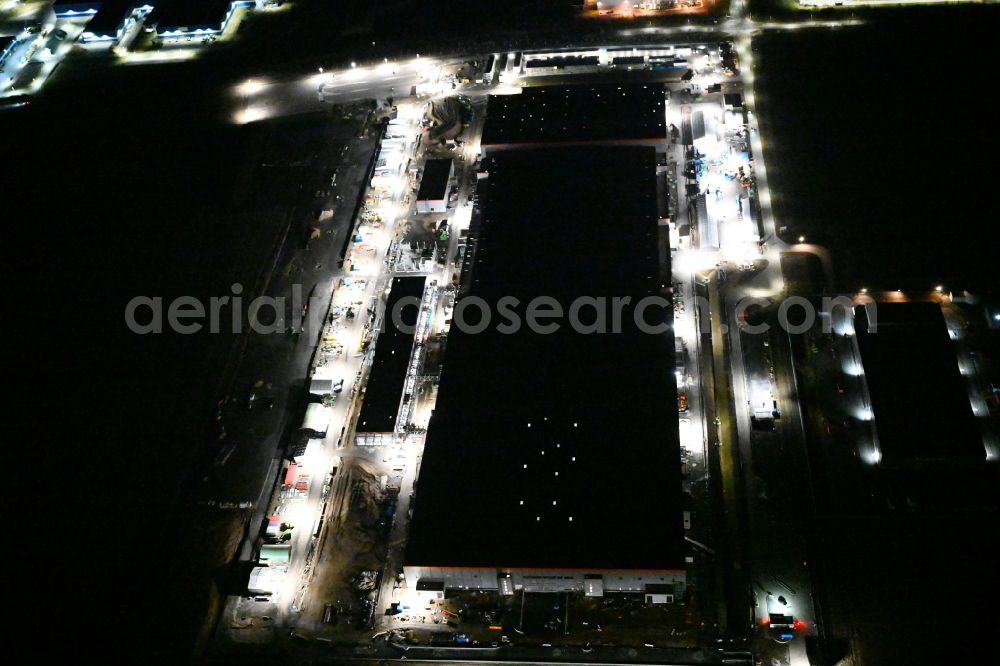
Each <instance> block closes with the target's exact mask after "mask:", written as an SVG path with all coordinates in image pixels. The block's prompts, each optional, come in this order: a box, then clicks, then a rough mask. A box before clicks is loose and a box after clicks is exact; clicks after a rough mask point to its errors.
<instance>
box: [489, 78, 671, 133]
mask: <svg viewBox="0 0 1000 666" xmlns="http://www.w3.org/2000/svg"><path fill="white" fill-rule="evenodd" d="M665 105H666V98H665V96H664V86H663V84H662V83H653V82H650V83H607V84H578V85H565V86H542V87H528V88H524V89H522V91H521V93H520V94H516V95H490V97H489V101H488V104H487V107H486V117H487V123H486V128H485V129H484V131H483V138H482V145H483V146H486V147H491V146H500V145H507V144H525V143H539V142H555V143H581V142H601V141H612V142H614V141H617V142H628V141H637V140H639V141H647V140H648V141H653V140H660V139H664V138H666V136H667V125H666V119H665V116H664V111H665Z"/></svg>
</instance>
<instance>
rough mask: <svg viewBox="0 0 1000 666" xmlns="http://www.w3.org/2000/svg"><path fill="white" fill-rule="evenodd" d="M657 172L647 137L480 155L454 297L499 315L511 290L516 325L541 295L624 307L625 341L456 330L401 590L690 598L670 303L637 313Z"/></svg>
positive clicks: (650, 256)
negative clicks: (643, 319)
mask: <svg viewBox="0 0 1000 666" xmlns="http://www.w3.org/2000/svg"><path fill="white" fill-rule="evenodd" d="M490 103H491V104H492V100H491V102H490ZM662 112H663V109H662V106H661V107H660V109H659V113H660V114H661V115H662ZM490 113H491V114H492V111H490ZM487 122H488V123H491V122H493V117H492V115H490V116H489V118H488V121H487ZM487 129H489V124H488V125H487ZM603 133H604V130H601V131H600V132H598V135H600V134H603ZM494 136H496V134H495V133H494ZM510 138H511V139H513V137H510ZM577 138H579V139H584V138H585V136H584V135H583V133H580V134H578V135H577ZM655 170H656V154H655V149H654V148H653V147H647V146H608V145H602V146H586V145H576V146H569V147H562V146H555V147H547V148H533V149H528V150H504V151H500V152H497V153H496V154H494V155H492V156H491V157H490V165H489V178H488V186H487V188H486V191H485V193H484V197H483V217H482V222H481V230H480V232H479V240H478V249H477V251H476V255H475V260H474V261H473V262H472V265H473V266H474V268H473V273H472V279H471V280H470V282H469V285H470V286H469V290H468V292H467V293H465V294H463V298H469V297H472V296H475V297H479V298H481V299H483V300H484V301H485V302H486V303H487V304H490V305H491V306H492V308H493V310H494V311H496V308H495V306H496V304H497V302H498V301H499V299H501V298H503V297H505V296H514V297H516V298H518V299H519V300H520V303H521V305H520V306H519V307H517V308H515V310H516V311H518V312H519V314H520V316H521V317H522V318H523V317H524V314H525V310H524V305H525V304H526V303H527V302H528V301H530V300H531V299H532V298H534V297H536V296H540V295H541V296H552V297H555V298H556V299H557V300H558V301H559V302H560V303H561V304H564V306H565V304H568V303H570V302H571V301H572V300H573V299H574V298H576V297H578V296H587V297H605V298H608V299H610V298H612V297H615V296H620V297H626V296H627V297H629V298H630V299H631V304H632V305H628V306H626V307H625V308H624V310H623V317H622V332H621V333H620V334H586V333H577V332H574V331H573V330H572V328H571V327H570V326H569V325H568V324H567V323H566V322H565V321H563V322H562V326H560V327H559V329H558V330H557V331H556V332H554V333H551V334H547V335H540V334H536V333H533V332H531V331H530V330H529V329H528V328H527V326H522V327H521V328H520V330H518V331H516V332H514V333H509V334H505V333H502V332H500V331H498V330H497V329H496V327H495V326H489V327H487V328H486V330H484V331H483V332H480V333H473V332H466V331H463V330H462V329H461V327H458V326H454V325H453V327H452V329H451V333H450V334H449V339H448V350H447V356H446V360H445V368H444V372H443V375H442V379H441V385H440V388H439V393H438V399H437V403H436V407H435V410H434V414H433V416H432V417H431V420H430V424H429V427H428V434H427V440H426V444H425V448H424V457H423V462H422V466H421V470H420V478H419V492H418V493H417V498H416V500H415V502H416V503H415V508H414V515H413V520H412V523H411V529H410V536H409V541H408V544H407V549H406V554H405V558H404V572H405V576H406V580H407V584H408V585H409V586H410V587H411V589H415V590H417V591H418V592H419V593H421V594H431V595H434V594H443V593H444V591H445V590H447V589H449V588H469V589H484V590H497V591H499V592H500V593H501V594H513V593H514V591H515V590H516V589H524V590H525V591H529V592H551V591H568V590H578V591H583V592H584V593H586V594H588V595H592V596H600V595H602V594H604V592H606V591H630V592H640V593H646V594H647V595H649V598H650V599H651V600H658V601H669V600H670V599H672V598H673V597H674V596H675V595H679V594H682V593H683V590H684V586H685V561H686V560H685V544H684V539H683V520H682V505H681V502H682V493H681V474H680V451H679V444H678V434H677V429H678V423H677V413H676V411H675V410H673V409H670V408H668V407H666V406H669V405H674V404H676V386H675V380H674V367H673V366H674V358H673V355H674V339H673V333H672V330H669V325H670V324H672V312H670V311H669V308H666V309H663V308H660V309H655V310H650V314H651V316H652V317H653V318H655V322H656V323H660V324H666V325H667V330H666V332H664V333H659V334H650V333H647V332H642V331H640V330H639V328H638V327H637V325H636V324H635V322H634V320H633V315H634V311H633V310H632V307H633V306H634V304H635V303H637V302H638V301H639V300H640V299H642V298H643V297H645V296H649V295H654V294H659V293H660V279H659V271H660V266H659V259H658V248H657V238H658V235H657V234H658V230H657V221H658V220H657V206H656V187H655ZM609 189H610V190H613V191H616V192H620V193H621V196H620V197H608V196H606V193H607V191H608V190H609ZM459 306H461V300H460V301H459ZM591 312H592V311H591ZM653 313H655V314H653ZM587 317H588V315H587V314H586V313H583V314H582V315H581V319H582V320H585V321H586V320H587ZM473 318H474V317H473ZM647 321H650V322H653V321H654V319H650V318H647ZM591 323H593V320H592V321H591Z"/></svg>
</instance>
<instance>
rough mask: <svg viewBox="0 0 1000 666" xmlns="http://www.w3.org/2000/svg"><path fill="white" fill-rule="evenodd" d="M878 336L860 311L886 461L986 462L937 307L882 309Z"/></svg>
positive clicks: (860, 339)
mask: <svg viewBox="0 0 1000 666" xmlns="http://www.w3.org/2000/svg"><path fill="white" fill-rule="evenodd" d="M876 314H877V317H876V322H877V329H876V331H875V332H874V333H870V332H868V319H867V317H866V314H865V308H864V307H862V306H858V307H856V308H855V315H854V316H855V322H854V328H855V331H856V334H857V336H858V346H859V348H860V350H861V360H862V364H863V365H864V372H865V381H866V383H867V384H868V392H869V394H870V395H871V402H872V411H873V413H874V415H875V427H876V429H877V432H878V438H879V446H880V448H881V452H882V458H883V460H888V461H904V462H905V461H919V460H940V461H949V460H950V461H959V460H965V461H972V460H983V459H985V457H986V451H985V449H984V447H983V440H982V435H981V433H980V428H979V424H978V423H977V422H976V418H975V416H974V415H973V413H972V405H971V404H970V402H969V395H968V388H967V386H966V382H965V380H964V379H963V377H962V375H961V372H960V371H959V367H958V357H957V355H956V351H955V346H954V343H953V342H952V341H951V337H950V336H949V334H948V327H947V324H946V323H945V319H944V315H943V313H942V310H941V306H940V305H938V304H937V303H878V304H877V310H876Z"/></svg>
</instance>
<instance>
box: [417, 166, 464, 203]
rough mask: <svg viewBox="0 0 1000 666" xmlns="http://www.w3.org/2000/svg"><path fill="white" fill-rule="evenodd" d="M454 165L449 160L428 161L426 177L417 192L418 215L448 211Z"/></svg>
mask: <svg viewBox="0 0 1000 666" xmlns="http://www.w3.org/2000/svg"><path fill="white" fill-rule="evenodd" d="M454 171H455V166H454V163H453V162H452V161H451V160H450V159H447V158H439V159H431V160H427V162H426V163H425V164H424V175H423V178H421V179H420V189H419V190H418V191H417V212H418V213H444V212H445V211H446V210H448V195H449V194H450V193H451V176H452V174H453V173H454Z"/></svg>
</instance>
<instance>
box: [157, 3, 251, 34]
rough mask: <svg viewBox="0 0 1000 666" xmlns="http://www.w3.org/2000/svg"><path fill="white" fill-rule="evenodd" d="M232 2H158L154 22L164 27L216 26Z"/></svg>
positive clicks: (161, 27)
mask: <svg viewBox="0 0 1000 666" xmlns="http://www.w3.org/2000/svg"><path fill="white" fill-rule="evenodd" d="M230 4H232V0H160V2H157V4H156V17H155V18H156V21H157V23H158V24H159V26H160V29H163V28H164V27H168V28H173V27H178V28H180V27H185V28H197V27H200V26H209V25H212V26H218V25H219V24H220V23H221V22H222V19H224V18H225V17H226V12H227V11H229V5H230Z"/></svg>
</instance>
